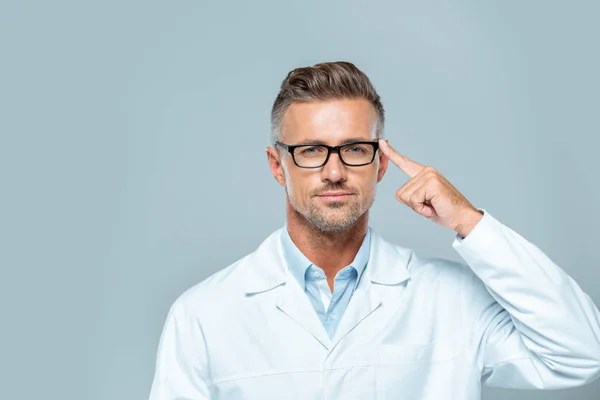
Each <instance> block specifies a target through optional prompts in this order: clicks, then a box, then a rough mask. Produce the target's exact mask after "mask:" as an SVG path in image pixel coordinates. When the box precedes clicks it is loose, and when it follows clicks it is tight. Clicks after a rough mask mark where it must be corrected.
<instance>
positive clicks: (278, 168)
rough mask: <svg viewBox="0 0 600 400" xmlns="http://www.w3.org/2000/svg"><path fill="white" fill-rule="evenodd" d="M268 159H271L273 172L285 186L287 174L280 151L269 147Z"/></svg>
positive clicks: (270, 164) (270, 165)
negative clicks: (285, 173) (284, 170)
mask: <svg viewBox="0 0 600 400" xmlns="http://www.w3.org/2000/svg"><path fill="white" fill-rule="evenodd" d="M267 161H269V168H270V169H271V174H273V177H274V178H275V180H276V181H277V182H279V184H280V185H281V186H285V175H284V173H283V166H282V165H281V158H280V156H279V152H278V151H277V150H275V149H274V148H272V147H267Z"/></svg>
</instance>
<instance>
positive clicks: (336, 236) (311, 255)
mask: <svg viewBox="0 0 600 400" xmlns="http://www.w3.org/2000/svg"><path fill="white" fill-rule="evenodd" d="M286 214H287V217H286V218H287V228H288V232H289V234H290V238H291V239H292V241H293V242H294V244H295V245H296V247H298V249H299V250H300V251H301V252H302V254H304V255H305V256H306V258H308V259H309V260H310V261H311V262H312V263H313V264H315V265H317V266H319V267H320V268H322V269H323V271H324V272H325V275H327V279H328V280H330V281H332V280H333V279H334V278H335V275H336V274H337V272H338V271H339V270H341V269H342V268H344V267H346V266H347V265H349V264H350V263H351V262H352V261H353V260H354V257H356V253H358V250H359V249H360V246H361V245H362V242H363V240H364V238H365V235H366V233H367V229H368V221H369V211H366V212H365V213H364V214H363V215H362V216H361V217H360V218H359V219H358V220H357V221H356V223H354V225H352V226H351V227H349V228H348V229H346V230H343V231H340V232H323V231H321V230H320V229H318V228H317V227H315V226H314V225H313V224H311V223H310V222H309V221H307V220H306V218H304V217H303V216H302V215H301V214H299V213H298V212H297V211H296V210H294V209H293V208H292V206H291V205H290V204H289V202H288V204H287V212H286Z"/></svg>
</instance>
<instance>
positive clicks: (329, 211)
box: [268, 99, 387, 232]
mask: <svg viewBox="0 0 600 400" xmlns="http://www.w3.org/2000/svg"><path fill="white" fill-rule="evenodd" d="M376 119H377V114H376V111H375V109H374V108H373V106H372V105H371V104H370V103H369V102H368V101H367V100H364V99H352V100H349V99H344V100H328V101H319V102H305V103H293V104H292V105H291V106H290V107H289V108H288V109H287V111H286V113H285V116H284V118H283V124H282V137H281V138H280V141H281V142H282V143H285V144H288V145H296V144H326V145H329V146H337V145H340V144H344V143H350V142H355V141H375V132H374V127H375V122H376ZM279 150H280V151H279V153H277V152H276V151H275V150H273V149H268V152H269V163H270V165H271V172H272V173H273V176H274V177H275V178H276V179H277V181H278V182H279V183H280V184H281V185H282V186H285V188H286V192H287V200H288V202H289V205H290V206H291V207H292V208H293V210H295V211H296V212H297V213H299V214H301V215H302V216H304V217H305V218H306V220H308V221H309V222H310V223H312V224H313V225H314V226H315V227H317V228H318V229H319V230H321V231H323V232H340V231H343V230H345V229H347V228H349V227H351V226H352V225H353V224H354V223H355V222H356V221H357V220H358V219H359V218H360V217H361V216H362V215H363V214H364V213H365V212H366V211H367V210H368V209H369V208H370V207H371V205H372V204H373V201H374V200H375V190H376V185H377V183H378V182H379V181H380V180H381V178H382V177H383V174H384V173H385V170H386V168H387V158H385V157H382V156H381V155H380V153H378V154H376V156H375V160H374V162H373V163H371V164H369V165H364V166H360V167H353V166H347V165H345V164H343V163H342V161H341V160H340V158H339V155H338V154H334V153H332V154H331V155H330V157H329V160H328V161H327V163H326V164H325V165H324V166H322V167H320V168H311V169H308V168H300V167H298V166H296V164H294V161H293V159H292V155H291V154H290V153H289V152H287V151H286V150H284V149H281V148H280V149H279ZM336 193H345V195H343V196H326V195H325V194H336Z"/></svg>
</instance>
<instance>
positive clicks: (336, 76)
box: [271, 61, 385, 147]
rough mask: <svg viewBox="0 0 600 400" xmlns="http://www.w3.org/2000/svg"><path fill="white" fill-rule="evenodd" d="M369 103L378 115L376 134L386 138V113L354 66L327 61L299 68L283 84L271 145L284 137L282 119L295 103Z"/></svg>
mask: <svg viewBox="0 0 600 400" xmlns="http://www.w3.org/2000/svg"><path fill="white" fill-rule="evenodd" d="M358 98H363V99H366V100H368V101H369V102H370V103H371V104H372V105H373V107H374V108H375V111H376V112H377V120H376V122H375V126H374V127H373V129H374V132H373V133H374V135H375V138H376V139H379V138H381V137H382V135H383V127H384V122H385V112H384V109H383V104H382V103H381V99H380V98H379V95H378V94H377V92H376V91H375V88H374V86H373V85H372V84H371V81H370V80H369V78H368V77H367V75H365V74H364V73H363V72H362V71H361V70H359V69H358V68H357V67H356V66H355V65H354V64H352V63H350V62H346V61H336V62H325V63H319V64H315V65H314V66H312V67H300V68H296V69H294V70H292V71H290V72H289V73H288V75H287V76H286V78H285V79H284V80H283V82H282V83H281V88H280V90H279V94H278V95H277V98H276V99H275V102H274V103H273V108H272V110H271V144H272V145H273V146H274V147H275V142H276V141H278V140H280V138H281V127H282V122H283V116H284V115H285V112H286V111H287V109H288V107H289V106H290V105H291V104H292V103H294V102H308V101H322V100H332V99H358Z"/></svg>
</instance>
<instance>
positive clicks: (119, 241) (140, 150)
mask: <svg viewBox="0 0 600 400" xmlns="http://www.w3.org/2000/svg"><path fill="white" fill-rule="evenodd" d="M598 4H599V3H598V2H592V1H588V2H586V1H569V2H567V1H502V2H499V1H488V2H485V1H474V0H473V1H464V2H463V1H453V2H448V3H444V2H439V1H438V2H435V3H434V2H427V3H426V2H417V1H412V2H408V1H369V2H366V1H362V2H359V1H335V2H333V1H328V2H325V1H324V2H317V1H313V0H311V1H294V2H290V1H255V2H242V1H238V2H224V1H222V2H201V1H170V2H162V3H159V2H151V1H114V0H112V1H97V2H90V1H64V0H61V1H52V2H51V1H37V2H34V1H25V0H21V1H7V0H2V1H1V2H0V110H1V111H0V113H1V118H0V133H1V143H0V174H1V176H0V178H1V181H0V184H1V186H0V191H1V196H0V202H1V207H0V213H1V215H0V221H1V222H0V235H1V236H0V243H1V244H0V249H1V251H0V266H1V276H2V278H1V279H0V296H1V298H0V307H1V309H0V310H1V315H2V326H1V327H2V329H1V335H2V339H1V340H0V346H1V348H0V351H1V353H0V354H1V356H0V367H1V368H2V370H1V371H0V398H3V399H42V398H44V399H83V398H85V399H94V400H95V399H103V400H104V399H107V400H108V399H110V400H112V399H115V400H116V399H144V398H147V396H148V393H149V389H150V383H151V379H152V375H153V372H154V362H155V354H156V347H157V344H158V339H159V335H160V331H161V329H162V325H163V323H164V320H165V317H166V313H167V310H168V308H169V306H170V304H171V303H172V302H173V301H174V300H175V298H176V297H177V296H178V295H179V294H180V293H181V292H183V291H184V290H185V289H187V288H188V287H190V286H192V285H193V284H195V283H197V282H199V281H201V280H203V279H204V278H206V277H207V276H208V275H210V274H211V273H213V272H215V271H217V270H219V269H222V268H223V267H225V266H227V265H229V264H230V263H232V262H234V261H235V260H237V259H239V258H240V257H242V256H244V255H245V254H247V253H249V252H251V251H252V250H253V249H254V248H255V247H256V246H257V245H258V244H259V243H260V242H261V241H262V240H263V239H264V238H265V237H266V236H267V235H268V234H269V233H270V232H272V231H273V230H275V229H277V228H278V227H280V226H281V225H282V224H283V222H284V191H283V189H282V188H281V187H280V186H279V185H278V184H277V183H276V182H275V181H274V179H273V178H272V177H271V175H270V172H269V169H268V164H267V161H266V156H265V146H266V145H267V144H268V138H269V133H268V128H269V111H270V107H271V104H272V102H273V100H274V98H275V95H276V93H277V90H278V87H279V84H280V82H281V80H282V79H283V78H284V77H285V75H286V73H287V72H288V71H289V70H290V69H292V68H294V67H297V66H305V65H312V64H314V63H317V62H320V61H334V60H348V61H352V62H354V63H356V65H357V66H359V68H361V69H363V70H364V71H365V72H366V73H367V74H368V75H369V76H370V77H371V79H372V81H373V82H374V84H375V86H376V87H377V89H378V91H379V92H380V94H381V96H382V98H383V102H384V105H385V107H386V111H387V121H388V122H387V127H386V128H387V129H386V132H387V134H386V136H387V138H388V139H389V140H390V143H391V144H392V145H393V146H395V148H396V149H398V150H399V151H401V152H403V153H404V154H405V155H407V156H409V157H411V158H413V159H414V160H416V161H418V162H421V163H423V164H429V165H432V166H434V167H435V168H437V169H438V170H439V171H440V172H442V173H443V174H444V175H445V176H446V178H448V180H450V181H451V182H452V183H453V184H454V185H455V186H456V187H457V188H458V189H459V190H460V191H461V192H462V193H463V194H464V195H465V196H466V197H467V198H468V199H469V200H470V201H471V202H472V203H473V204H474V205H476V206H477V207H482V208H485V209H487V210H488V211H489V212H490V213H491V214H492V215H494V216H495V217H496V218H498V219H499V220H500V221H501V222H503V223H504V224H506V225H507V226H509V227H511V228H512V229H514V230H515V231H517V232H519V233H520V234H522V235H523V236H524V237H525V238H527V239H528V240H530V241H531V242H533V243H534V244H536V245H538V246H539V247H540V248H541V249H542V250H544V251H545V252H546V253H547V254H548V255H549V256H550V257H551V258H552V259H553V260H554V261H555V262H556V263H557V264H559V265H560V266H562V267H563V268H564V269H565V270H566V271H567V272H568V273H569V274H570V275H571V276H572V277H574V278H575V279H576V281H577V282H578V283H580V285H581V286H582V288H583V289H584V290H585V291H586V292H587V293H589V294H590V295H591V296H592V298H594V300H595V301H596V304H598V303H600V287H599V285H598V282H599V275H598V274H599V273H598V266H599V264H600V263H599V261H600V257H599V255H598V251H597V249H598V242H599V239H600V235H598V230H597V227H598V226H599V225H600V217H599V214H598V212H597V205H598V204H599V203H600V189H599V188H598V172H599V168H598V159H597V154H598V153H597V152H598V150H597V149H598V144H599V141H598V133H599V129H598V128H599V121H598V114H597V113H598V110H599V101H598V93H599V92H600V80H599V78H598V71H600V57H599V54H598V53H599V50H598V38H599V37H600V26H599V24H598V13H599V11H600V6H599V5H598ZM406 180H407V177H406V176H405V175H404V174H403V173H402V172H401V171H399V170H398V169H397V168H390V170H389V171H388V174H387V176H386V177H385V178H384V180H383V182H382V183H381V184H380V186H379V189H378V195H377V200H376V202H375V205H374V207H373V209H372V214H371V215H372V218H371V225H372V226H373V227H374V229H376V230H377V231H378V232H379V233H381V234H382V235H383V236H384V237H386V238H388V239H389V240H391V241H393V242H396V243H399V244H402V245H404V246H406V247H411V248H413V249H414V250H416V251H417V252H420V253H421V254H424V255H425V254H427V255H431V256H442V257H448V258H451V259H459V256H458V254H457V253H455V251H454V250H453V249H452V247H451V243H452V240H453V238H454V233H453V232H451V231H449V230H445V229H443V228H441V227H439V226H437V225H435V224H433V223H431V222H429V221H427V220H425V219H424V218H422V217H420V216H419V215H417V214H416V213H414V212H413V211H412V210H410V209H409V208H407V207H406V206H404V205H402V204H400V203H398V202H397V201H396V200H395V198H394V191H395V190H396V189H397V188H399V187H400V186H401V185H402V184H403V183H404V182H406ZM599 392H600V382H598V381H597V382H595V383H594V384H591V385H589V386H586V387H582V388H576V389H572V390H566V391H557V392H537V393H536V392H518V391H506V390H501V389H494V390H489V389H486V390H485V392H484V396H483V397H484V399H488V400H492V399H513V400H518V399H570V400H571V399H597V398H598V395H597V394H596V395H595V394H594V393H599Z"/></svg>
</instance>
